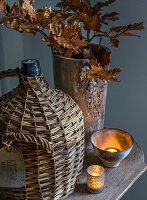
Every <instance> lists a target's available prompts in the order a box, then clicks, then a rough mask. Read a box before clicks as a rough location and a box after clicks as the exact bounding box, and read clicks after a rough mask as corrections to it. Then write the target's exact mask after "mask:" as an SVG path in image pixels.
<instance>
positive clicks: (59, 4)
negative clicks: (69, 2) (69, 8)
mask: <svg viewBox="0 0 147 200" xmlns="http://www.w3.org/2000/svg"><path fill="white" fill-rule="evenodd" d="M65 6H66V3H65V2H64V1H62V2H58V3H57V4H56V7H59V8H60V7H65Z"/></svg>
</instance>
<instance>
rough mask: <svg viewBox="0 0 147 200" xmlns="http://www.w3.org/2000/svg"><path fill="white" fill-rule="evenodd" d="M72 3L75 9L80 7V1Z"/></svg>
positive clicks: (73, 0)
mask: <svg viewBox="0 0 147 200" xmlns="http://www.w3.org/2000/svg"><path fill="white" fill-rule="evenodd" d="M71 3H72V5H73V6H74V7H78V6H80V0H72V1H71Z"/></svg>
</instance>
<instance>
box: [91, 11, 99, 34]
mask: <svg viewBox="0 0 147 200" xmlns="http://www.w3.org/2000/svg"><path fill="white" fill-rule="evenodd" d="M91 27H92V30H94V31H100V28H101V22H100V15H99V14H98V13H96V14H94V15H93V16H92V17H91Z"/></svg>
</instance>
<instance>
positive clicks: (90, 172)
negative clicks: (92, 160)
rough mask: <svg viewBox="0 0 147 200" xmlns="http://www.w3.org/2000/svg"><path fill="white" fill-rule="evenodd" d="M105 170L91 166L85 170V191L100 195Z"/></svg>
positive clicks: (97, 166)
mask: <svg viewBox="0 0 147 200" xmlns="http://www.w3.org/2000/svg"><path fill="white" fill-rule="evenodd" d="M104 179H105V170H104V168H103V167H102V166H99V165H92V166H89V167H88V169H87V189H88V191H89V192H90V193H94V194H97V193H100V192H102V191H103V189H104Z"/></svg>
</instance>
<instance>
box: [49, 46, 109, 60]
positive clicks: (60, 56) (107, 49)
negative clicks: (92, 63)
mask: <svg viewBox="0 0 147 200" xmlns="http://www.w3.org/2000/svg"><path fill="white" fill-rule="evenodd" d="M90 45H93V46H99V45H98V44H94V43H91V44H90ZM101 47H102V48H104V49H106V51H109V52H111V51H110V49H109V48H108V47H106V46H105V45H101ZM52 54H53V56H57V57H59V58H62V59H65V60H73V61H87V62H89V59H88V58H68V57H64V56H62V55H59V54H55V53H53V52H52Z"/></svg>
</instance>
